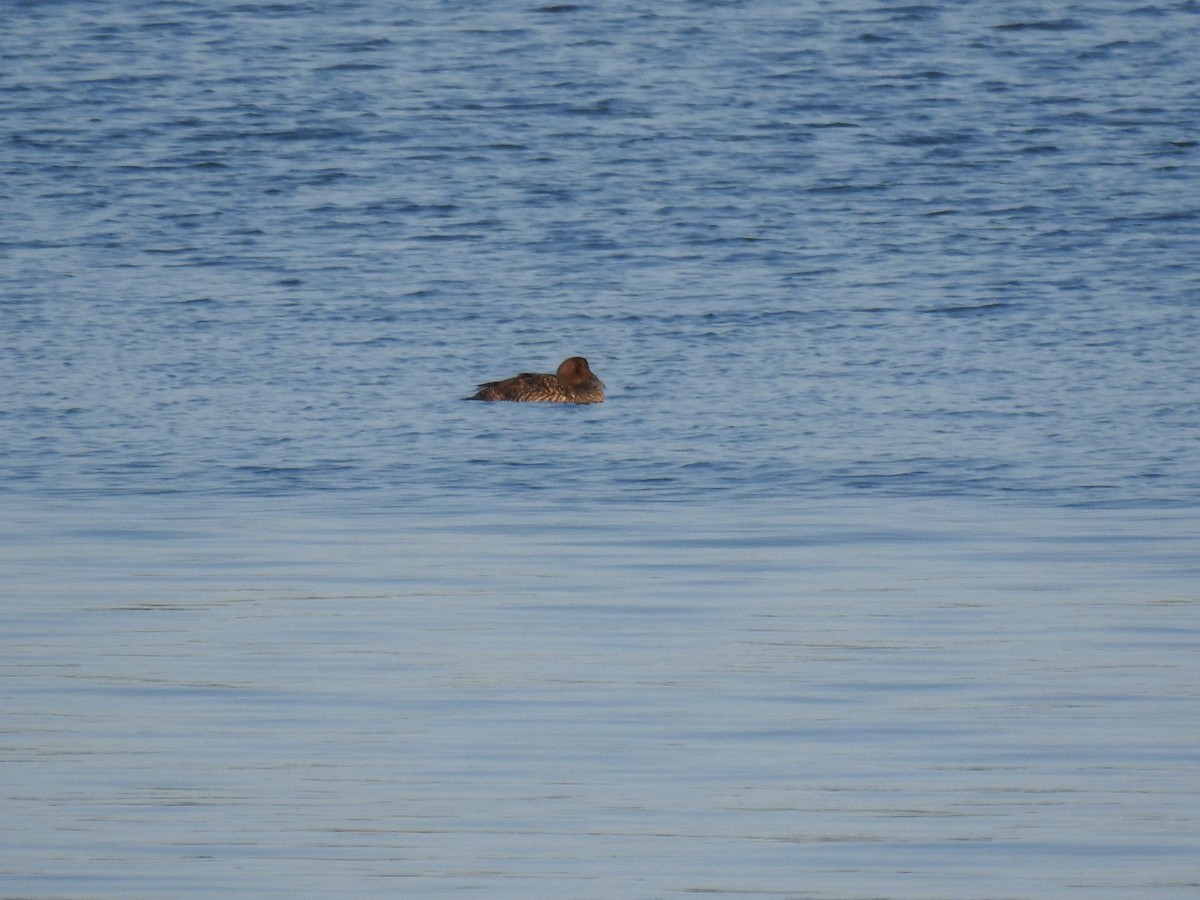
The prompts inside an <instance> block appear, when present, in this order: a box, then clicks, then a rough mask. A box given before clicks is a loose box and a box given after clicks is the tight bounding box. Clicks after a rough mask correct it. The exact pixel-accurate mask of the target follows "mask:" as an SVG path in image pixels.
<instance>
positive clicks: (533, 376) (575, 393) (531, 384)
mask: <svg viewBox="0 0 1200 900" xmlns="http://www.w3.org/2000/svg"><path fill="white" fill-rule="evenodd" d="M468 399H470V400H524V401H540V402H543V403H603V402H604V382H603V381H601V380H600V379H599V378H597V377H596V376H595V375H593V374H592V370H591V369H589V368H588V361H587V360H586V359H584V358H583V357H582V356H572V357H571V358H570V359H564V360H563V361H562V363H560V364H559V367H558V371H557V372H555V373H554V374H553V375H540V374H537V373H534V372H522V373H521V374H520V375H514V376H513V377H512V378H505V379H504V380H503V381H489V382H487V383H486V384H481V385H480V386H479V391H478V392H477V393H476V394H475V395H474V396H472V397H469V398H468Z"/></svg>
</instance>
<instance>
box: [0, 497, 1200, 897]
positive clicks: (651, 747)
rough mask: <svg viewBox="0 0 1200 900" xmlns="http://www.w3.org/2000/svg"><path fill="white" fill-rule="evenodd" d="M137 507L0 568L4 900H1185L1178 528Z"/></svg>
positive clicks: (1188, 698)
mask: <svg viewBox="0 0 1200 900" xmlns="http://www.w3.org/2000/svg"><path fill="white" fill-rule="evenodd" d="M145 504H146V501H145V500H144V499H142V500H138V501H136V502H135V503H134V504H132V505H130V504H127V503H124V502H122V501H116V500H113V501H108V502H100V501H96V502H89V503H82V504H76V505H74V506H72V507H67V506H65V505H63V506H57V507H55V506H51V507H49V508H46V507H45V506H41V507H39V508H36V509H35V508H23V509H19V510H17V511H15V513H14V514H13V515H12V516H10V518H9V519H8V522H7V524H6V526H5V528H4V535H3V538H4V541H3V547H4V551H3V563H4V566H5V569H6V572H8V573H9V574H8V575H7V576H6V581H7V582H8V587H7V590H6V593H7V595H8V599H7V601H6V603H5V606H4V610H3V617H4V621H3V628H2V631H0V633H2V637H0V641H2V644H3V646H2V647H0V660H3V662H2V663H0V676H2V683H3V685H4V692H5V730H6V733H7V738H6V740H5V745H6V749H5V757H6V759H7V761H8V765H7V766H6V782H5V783H6V787H5V789H4V798H3V800H4V806H5V809H6V811H7V812H6V814H5V816H4V823H5V827H4V835H3V837H4V842H5V845H6V846H7V847H9V848H10V849H9V851H8V852H7V854H6V862H5V863H4V870H5V875H6V884H7V890H8V891H10V892H15V893H16V894H19V895H21V896H51V895H53V896H61V895H67V894H72V893H73V892H74V891H75V889H76V887H77V886H79V885H86V889H85V890H84V891H83V892H84V893H86V894H88V895H97V894H102V895H105V896H151V895H155V894H158V895H163V894H172V895H175V894H187V893H190V892H196V893H200V894H216V893H218V892H222V891H226V892H237V893H254V894H262V895H265V896H276V895H277V896H284V895H290V896H317V895H321V894H327V893H328V892H330V891H334V890H337V891H347V892H349V893H352V894H359V895H364V896H365V895H369V894H374V893H377V892H379V891H383V892H388V891H391V890H398V891H400V892H401V893H404V894H406V895H407V894H412V895H414V896H417V895H420V896H440V895H442V894H451V893H459V892H461V891H463V890H468V889H477V890H482V891H483V892H485V893H486V894H487V895H488V896H512V897H518V896H522V897H525V896H572V897H610V896H672V895H684V894H687V893H690V892H706V893H715V894H718V895H723V894H728V895H738V896H745V895H749V896H776V895H779V894H783V895H785V896H869V895H878V896H958V897H972V896H979V897H983V896H1044V895H1046V894H1047V893H1052V894H1054V895H1055V896H1079V897H1085V896H1094V895H1095V893H1096V891H1097V889H1098V886H1099V889H1100V892H1101V893H1104V894H1106V895H1110V896H1122V895H1128V896H1137V895H1141V896H1145V895H1146V894H1147V892H1152V893H1154V895H1156V896H1181V897H1182V896H1184V895H1186V894H1187V893H1188V891H1189V890H1190V888H1189V885H1190V884H1192V883H1193V882H1194V878H1193V875H1192V861H1193V860H1194V858H1195V851H1196V849H1197V848H1196V839H1195V837H1194V836H1193V835H1195V834H1200V829H1198V828H1196V827H1195V826H1196V825H1197V824H1200V823H1197V821H1196V818H1197V814H1196V810H1197V809H1200V805H1198V804H1197V803H1196V799H1197V797H1196V784H1197V783H1198V782H1197V779H1196V774H1197V771H1196V758H1195V747H1196V746H1197V740H1198V739H1200V718H1198V717H1196V716H1195V715H1194V714H1193V713H1194V711H1195V708H1196V702H1197V688H1196V685H1197V684H1200V678H1198V677H1197V676H1200V671H1198V670H1200V663H1197V660H1198V659H1200V655H1198V654H1197V652H1196V651H1197V650H1198V649H1200V647H1198V644H1200V621H1198V609H1200V606H1198V605H1197V603H1196V597H1195V593H1194V587H1193V585H1194V584H1195V583H1196V582H1195V578H1196V574H1197V573H1196V569H1197V565H1196V560H1197V559H1200V553H1198V552H1197V551H1198V550H1200V547H1198V546H1197V542H1198V538H1197V535H1198V534H1200V530H1197V529H1196V528H1195V524H1196V522H1195V518H1194V516H1192V515H1191V514H1186V513H1182V512H1176V513H1162V512H1157V513H1153V514H1150V513H1146V514H1134V515H1128V514H1121V515H1118V514H1116V513H1105V514H1101V515H1095V514H1091V515H1085V514H1083V513H1077V512H1056V513H1052V514H1047V513H1045V512H1044V511H1043V512H1039V513H1037V514H1033V513H1030V512H1027V511H1021V510H1017V509H1013V508H1004V507H999V506H997V507H994V508H992V509H990V510H988V519H987V521H981V520H980V519H979V518H978V510H977V509H975V508H972V507H970V506H966V505H963V504H956V503H954V502H942V501H937V502H934V501H919V502H912V503H906V502H899V501H889V502H883V503H861V504H858V505H849V506H847V505H839V506H837V507H834V506H824V507H815V508H809V509H803V510H801V509H796V508H795V507H794V506H790V507H789V506H786V505H784V506H776V508H775V509H774V510H772V511H766V510H758V511H757V513H755V514H750V513H749V511H748V510H746V509H745V508H739V507H730V508H726V509H716V508H709V509H708V510H707V515H706V521H686V520H681V517H680V516H679V515H678V510H675V509H672V508H671V507H670V506H662V507H658V508H654V507H643V508H641V509H627V510H623V511H621V510H612V511H609V512H607V513H600V514H599V515H597V516H595V517H594V518H593V520H592V521H590V522H588V523H587V525H586V527H584V526H582V525H578V524H576V525H574V526H571V525H564V524H562V523H561V522H554V523H553V524H551V519H552V518H553V517H549V516H547V515H546V514H545V513H544V512H542V511H538V512H533V513H530V512H525V511H522V510H520V509H519V508H518V507H515V506H514V507H510V508H505V509H501V510H498V511H496V512H495V513H494V514H492V515H490V516H480V515H478V514H458V515H456V514H448V515H446V516H444V517H442V518H440V519H437V518H434V517H423V518H422V517H412V516H406V515H404V514H402V513H401V512H400V511H398V510H386V509H376V510H373V511H369V512H363V511H362V509H351V508H349V507H347V508H346V509H344V510H343V511H342V512H340V513H337V512H332V511H329V510H325V511H322V510H320V509H318V508H316V507H315V506H314V505H312V504H311V503H306V502H299V501H298V502H287V501H272V502H271V504H270V505H268V504H267V503H265V502H263V501H259V500H246V501H235V500H228V499H227V500H223V501H220V502H218V503H215V504H214V503H213V502H211V501H209V502H204V503H201V502H198V501H195V500H184V499H182V498H176V499H174V500H172V499H168V498H161V499H160V500H158V501H155V502H154V503H153V505H152V506H151V507H147V506H146V505H145ZM148 511H149V512H152V513H153V515H150V516H148V515H147V512H148ZM898 881H899V882H903V883H909V884H911V885H912V890H911V891H910V890H908V889H906V888H904V887H903V886H901V887H897V884H898Z"/></svg>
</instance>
